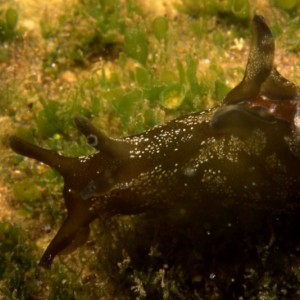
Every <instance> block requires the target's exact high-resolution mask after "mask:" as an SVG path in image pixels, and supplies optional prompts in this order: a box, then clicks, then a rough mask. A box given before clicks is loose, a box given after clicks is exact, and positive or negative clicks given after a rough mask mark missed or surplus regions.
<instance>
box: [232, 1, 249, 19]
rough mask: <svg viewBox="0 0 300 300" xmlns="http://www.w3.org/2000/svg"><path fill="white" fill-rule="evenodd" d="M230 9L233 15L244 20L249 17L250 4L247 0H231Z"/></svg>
mask: <svg viewBox="0 0 300 300" xmlns="http://www.w3.org/2000/svg"><path fill="white" fill-rule="evenodd" d="M231 11H232V13H233V14H234V16H235V17H237V18H239V19H242V20H246V19H249V18H250V4H249V1H248V0H233V1H232V3H231Z"/></svg>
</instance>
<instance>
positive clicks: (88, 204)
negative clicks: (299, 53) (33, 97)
mask: <svg viewBox="0 0 300 300" xmlns="http://www.w3.org/2000/svg"><path fill="white" fill-rule="evenodd" d="M153 26H154V27H155V26H158V25H157V24H154V25H153ZM162 26H165V25H162ZM165 30H167V29H165ZM274 52H275V46H274V38H273V36H272V33H271V31H270V29H269V27H268V26H267V24H266V23H265V20H264V18H263V17H261V16H255V17H254V19H253V37H252V42H251V49H250V53H249V57H248V62H247V66H246V70H245V74H244V77H243V79H242V81H241V82H240V83H239V84H238V85H237V86H236V87H235V88H234V89H232V90H231V91H230V92H229V93H227V95H226V96H225V98H224V100H223V102H222V104H221V105H219V106H217V107H215V108H212V109H209V110H205V111H201V112H196V113H192V114H189V115H185V116H182V117H179V118H177V119H174V120H172V121H169V122H167V123H166V124H163V125H160V126H156V127H154V128H152V129H149V130H147V131H145V132H143V133H140V134H137V135H132V136H127V137H123V138H115V139H114V138H110V137H108V136H106V135H105V134H104V133H103V132H102V131H101V130H100V129H98V128H96V127H95V126H94V125H92V123H91V122H90V121H89V120H88V119H87V118H86V117H82V116H77V117H75V124H76V126H77V128H78V130H79V131H80V132H81V133H82V134H83V135H85V137H86V139H87V142H88V144H89V145H90V146H92V147H93V148H95V152H94V153H92V154H89V155H86V156H80V157H66V156H63V155H61V154H58V153H57V152H55V151H52V150H47V149H44V148H41V147H39V146H36V145H33V144H31V143H29V142H27V141H25V140H23V139H22V138H19V137H17V136H10V137H9V138H8V143H9V146H10V147H11V148H12V149H13V150H14V151H15V152H17V153H19V154H21V155H24V156H27V157H30V158H34V159H36V160H38V161H41V162H43V163H45V164H47V165H49V166H51V167H52V168H54V169H55V170H56V171H58V172H59V173H60V174H61V175H62V176H63V178H64V190H63V196H64V200H65V205H66V208H67V212H68V214H67V217H66V219H65V220H64V222H63V224H62V226H61V228H60V229H59V231H58V233H57V234H56V236H55V237H54V239H53V240H52V241H51V243H50V244H49V246H48V247H47V249H46V251H45V253H44V255H43V256H42V258H41V261H40V265H41V266H43V267H46V268H50V266H51V264H52V262H53V260H54V259H55V257H56V256H57V255H61V254H66V253H70V252H72V251H73V250H75V249H76V248H77V247H79V246H81V245H83V244H84V243H85V242H86V241H87V239H88V235H89V231H90V223H91V222H92V221H94V220H95V219H96V218H99V217H100V218H101V219H106V220H107V222H108V223H109V220H110V219H114V216H115V218H118V217H121V216H120V215H137V216H136V219H134V220H133V221H132V222H131V223H130V225H128V228H127V231H126V230H125V231H123V232H124V233H125V232H127V235H126V236H124V237H122V236H119V237H118V240H113V238H109V237H105V236H104V237H99V240H101V241H102V242H105V247H104V246H103V248H101V249H100V250H99V253H98V260H99V261H98V264H101V262H103V261H105V256H109V252H110V251H112V249H116V248H117V249H119V250H117V251H116V250H114V251H115V252H114V253H115V257H114V258H113V260H114V263H112V264H111V265H110V266H108V265H107V263H103V265H102V266H101V267H99V268H104V269H105V268H111V270H110V272H111V274H118V275H115V277H114V278H112V280H115V281H116V282H118V281H119V282H122V283H120V284H122V286H123V289H124V291H126V292H127V293H129V294H130V293H132V294H133V295H136V296H137V297H141V298H144V299H159V298H163V299H168V298H169V297H173V298H174V299H185V297H186V296H187V295H189V297H190V299H197V297H200V296H202V297H205V296H206V297H207V296H208V295H214V297H216V298H217V297H219V298H220V297H224V299H225V298H226V297H246V298H251V297H255V293H257V290H259V292H260V293H261V295H263V293H264V290H263V285H259V284H257V286H252V287H251V284H253V282H255V280H254V278H255V277H259V278H262V280H264V281H265V283H266V284H268V285H269V286H270V287H271V288H272V287H274V288H275V285H276V284H275V283H273V282H271V281H270V279H269V277H268V276H267V275H266V274H265V273H264V266H266V265H269V264H272V263H274V262H276V268H274V274H276V276H277V278H281V276H282V277H283V275H281V274H282V273H281V268H282V267H283V265H284V263H286V261H285V255H284V253H286V252H285V251H287V249H289V248H293V249H296V250H295V253H293V254H292V256H291V255H289V256H288V258H291V257H292V259H295V260H296V256H297V254H298V253H297V251H299V250H298V248H297V243H298V242H297V239H295V237H296V236H297V231H298V230H297V221H296V220H297V219H298V216H299V200H300V190H299V184H300V176H299V172H298V168H299V166H300V157H299V155H300V152H299V150H300V149H299V146H300V144H299V105H298V103H299V97H300V88H299V87H298V86H296V85H295V84H294V83H292V82H291V81H289V80H287V79H286V78H284V77H283V76H282V75H280V73H279V72H278V71H277V69H276V67H275V66H274ZM143 62H144V60H143V58H141V63H142V64H143ZM153 220H154V221H153ZM154 224H155V226H154ZM125 227H126V226H125ZM134 228H136V229H135V230H134ZM145 236H146V237H147V238H145ZM142 237H144V238H142ZM287 241H288V242H287ZM109 242H111V246H109V245H108V243H109ZM272 249H275V250H274V251H273V252H272ZM277 249H281V250H282V252H280V254H278V251H277ZM208 265H209V267H208V268H207V266H208ZM248 265H249V267H248ZM241 266H242V267H241ZM95 268H96V267H95ZM254 268H255V270H254ZM176 274H177V277H176ZM292 275H293V276H292V277H291V278H285V279H284V280H282V281H281V284H282V285H283V286H284V284H286V282H289V281H291V282H293V281H295V280H296V279H297V276H298V274H297V272H296V271H295V272H294V274H292ZM205 278H209V279H210V280H211V281H207V280H205ZM167 279H168V280H167ZM268 280H269V282H268ZM166 282H167V283H166ZM215 282H217V284H215ZM157 286H160V289H157ZM245 286H246V287H247V289H245ZM276 288H277V287H276ZM277 293H278V291H277ZM280 293H282V295H284V296H287V295H288V296H291V295H293V296H295V295H296V294H297V291H296V290H294V289H293V288H290V289H289V290H286V289H285V288H282V290H280ZM256 296H257V294H256ZM288 296H287V297H288ZM212 299H213V298H212Z"/></svg>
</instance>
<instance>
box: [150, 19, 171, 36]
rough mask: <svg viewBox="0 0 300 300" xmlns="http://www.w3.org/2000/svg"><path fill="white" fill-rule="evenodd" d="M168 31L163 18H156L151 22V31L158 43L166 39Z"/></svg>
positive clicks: (166, 22) (167, 24) (165, 20)
mask: <svg viewBox="0 0 300 300" xmlns="http://www.w3.org/2000/svg"><path fill="white" fill-rule="evenodd" d="M168 29H169V23H168V20H167V19H166V18H165V17H157V18H155V19H154V20H153V22H152V30H153V33H154V35H155V37H156V38H157V39H158V40H159V41H160V40H162V39H166V37H167V33H168Z"/></svg>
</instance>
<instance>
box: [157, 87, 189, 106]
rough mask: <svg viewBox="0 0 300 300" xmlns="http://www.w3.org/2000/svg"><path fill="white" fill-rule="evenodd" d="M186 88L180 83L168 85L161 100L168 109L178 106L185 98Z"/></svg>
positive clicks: (161, 95)
mask: <svg viewBox="0 0 300 300" xmlns="http://www.w3.org/2000/svg"><path fill="white" fill-rule="evenodd" d="M184 96H185V88H184V86H182V85H180V84H174V85H171V86H168V87H167V88H166V89H165V90H164V91H163V92H162V93H161V94H160V101H161V104H162V106H163V107H165V108H167V109H176V108H178V107H179V106H180V105H181V103H182V102H183V100H184Z"/></svg>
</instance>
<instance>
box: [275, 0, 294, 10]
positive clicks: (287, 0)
mask: <svg viewBox="0 0 300 300" xmlns="http://www.w3.org/2000/svg"><path fill="white" fill-rule="evenodd" d="M274 3H275V5H276V6H277V7H279V8H281V9H283V10H292V9H294V8H296V6H297V5H298V4H299V0H274Z"/></svg>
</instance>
